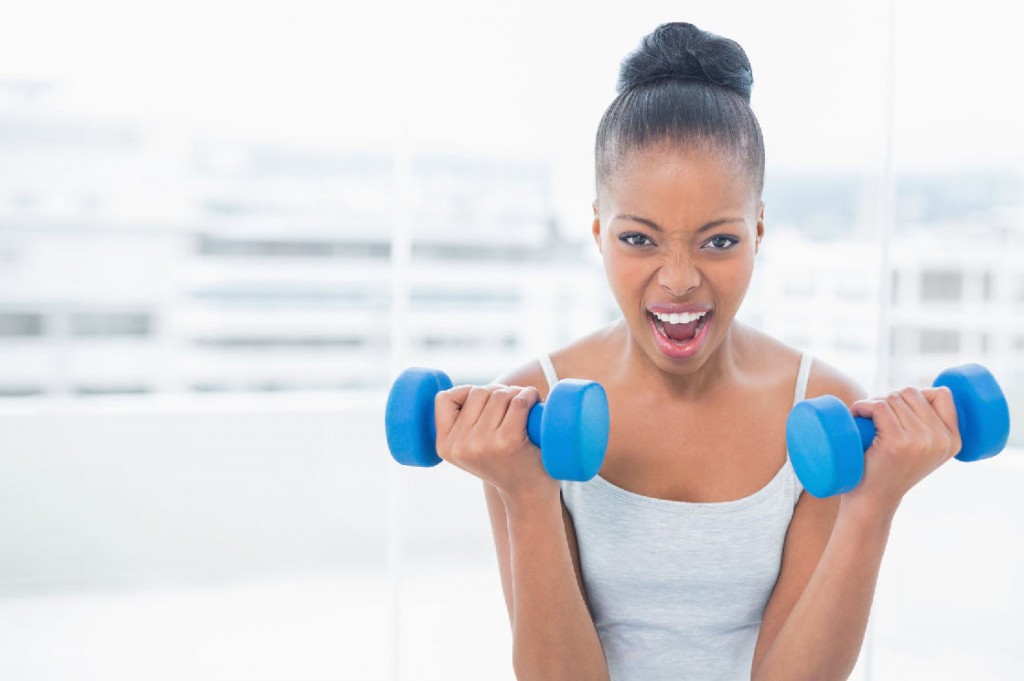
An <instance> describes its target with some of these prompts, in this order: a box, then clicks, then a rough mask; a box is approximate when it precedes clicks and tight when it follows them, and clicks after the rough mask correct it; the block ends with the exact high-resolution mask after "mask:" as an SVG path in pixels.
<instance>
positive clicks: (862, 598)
mask: <svg viewBox="0 0 1024 681" xmlns="http://www.w3.org/2000/svg"><path fill="white" fill-rule="evenodd" d="M893 513H894V511H892V512H878V511H877V510H873V509H871V508H870V507H869V506H866V505H858V504H857V503H856V501H853V500H848V499H846V498H844V499H843V501H842V503H841V505H840V509H839V514H838V516H837V518H836V522H835V526H834V528H833V530H832V535H831V537H830V539H829V542H828V544H827V546H826V547H825V551H824V553H822V556H821V560H820V561H819V562H818V566H817V568H816V569H815V571H814V573H813V575H812V576H811V578H810V580H809V581H808V582H807V586H806V588H805V589H804V591H803V593H802V594H801V596H800V598H799V599H798V600H797V602H796V604H795V605H794V606H793V609H792V611H791V612H790V614H789V616H788V617H787V618H786V622H785V624H783V626H782V627H781V629H780V630H779V633H778V635H777V636H776V637H775V640H774V641H773V642H772V644H771V646H770V648H769V649H768V650H767V651H766V653H765V655H764V657H763V659H762V660H761V662H760V664H759V665H758V666H757V667H756V668H755V669H754V670H753V674H752V677H751V678H752V679H753V681H770V680H772V681H773V680H776V679H780V680H781V679H784V680H785V681H799V680H801V679H809V680H812V679H813V680H814V681H828V680H831V679H846V678H848V677H849V675H850V673H851V672H852V671H853V667H854V665H855V664H856V662H857V657H858V655H859V654H860V648H861V645H862V644H863V641H864V632H865V630H866V628H867V621H868V615H869V613H870V611H871V602H872V599H873V598H874V593H875V586H876V584H877V581H878V571H879V568H880V566H881V563H882V556H883V554H884V553H885V546H886V543H887V542H888V539H889V530H890V527H891V525H892V517H893Z"/></svg>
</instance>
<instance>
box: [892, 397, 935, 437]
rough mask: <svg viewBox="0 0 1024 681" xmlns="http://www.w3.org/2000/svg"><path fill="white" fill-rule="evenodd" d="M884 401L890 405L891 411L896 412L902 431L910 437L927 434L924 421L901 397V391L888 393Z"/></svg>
mask: <svg viewBox="0 0 1024 681" xmlns="http://www.w3.org/2000/svg"><path fill="white" fill-rule="evenodd" d="M885 401H886V402H888V403H889V406H890V407H892V411H893V413H894V414H896V419H897V420H898V421H899V422H900V428H902V430H903V432H904V433H905V434H906V435H908V436H911V437H915V438H916V437H921V436H924V435H927V433H928V428H927V426H925V424H924V422H922V421H921V419H920V418H919V417H918V416H917V414H915V413H914V410H913V409H911V408H910V405H909V404H907V401H906V399H904V397H903V393H902V392H900V391H897V392H891V393H889V394H888V395H887V396H886V398H885Z"/></svg>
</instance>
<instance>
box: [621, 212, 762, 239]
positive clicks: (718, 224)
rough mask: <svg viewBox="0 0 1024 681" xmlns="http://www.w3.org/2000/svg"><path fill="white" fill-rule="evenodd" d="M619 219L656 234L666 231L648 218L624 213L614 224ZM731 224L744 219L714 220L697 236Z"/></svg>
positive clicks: (698, 231)
mask: <svg viewBox="0 0 1024 681" xmlns="http://www.w3.org/2000/svg"><path fill="white" fill-rule="evenodd" d="M619 219H622V220H632V221H633V222H639V223H640V224H641V225H646V226H648V227H650V228H651V229H653V230H654V231H655V232H661V233H664V232H665V230H664V229H662V228H661V227H659V226H658V223H656V222H654V221H653V220H648V219H647V218H642V217H639V216H636V215H629V214H628V213H623V214H621V215H616V216H615V217H613V218H612V221H613V222H614V221H615V220H619ZM730 222H743V218H721V219H720V220H713V221H712V222H709V223H707V224H706V225H704V226H703V227H701V228H700V229H698V230H697V231H696V234H700V233H702V232H706V231H708V230H709V229H714V228H715V227H721V226H722V225H725V224H728V223H730Z"/></svg>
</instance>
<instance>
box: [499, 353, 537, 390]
mask: <svg viewBox="0 0 1024 681" xmlns="http://www.w3.org/2000/svg"><path fill="white" fill-rule="evenodd" d="M495 382H496V383H501V384H502V385H518V386H521V387H524V388H525V387H533V388H536V389H537V391H538V392H539V393H540V396H541V399H544V397H545V396H546V395H547V393H548V379H547V377H545V376H544V370H543V369H542V368H541V366H540V360H537V359H533V360H530V361H529V362H526V363H525V364H521V365H519V366H517V367H515V368H513V369H510V370H509V371H506V372H505V373H504V374H502V375H501V376H499V377H498V379H497V380H496V381H495Z"/></svg>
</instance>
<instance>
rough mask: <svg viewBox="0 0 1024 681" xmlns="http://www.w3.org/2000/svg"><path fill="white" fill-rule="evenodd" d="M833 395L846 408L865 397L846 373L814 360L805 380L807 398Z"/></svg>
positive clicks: (858, 385) (861, 389)
mask: <svg viewBox="0 0 1024 681" xmlns="http://www.w3.org/2000/svg"><path fill="white" fill-rule="evenodd" d="M821 395H835V396H836V397H838V398H839V399H841V400H842V401H843V403H844V404H846V405H847V406H849V405H851V404H853V403H854V402H856V401H857V400H862V399H864V398H866V397H867V392H865V390H864V388H863V387H862V386H861V385H860V384H859V383H857V381H855V380H853V379H852V378H850V376H848V375H847V374H846V373H844V372H842V371H841V370H839V369H837V368H836V367H834V366H833V365H831V364H829V363H828V362H825V361H822V360H820V359H817V358H815V359H814V362H813V363H812V364H811V374H810V376H808V378H807V395H806V396H807V397H809V398H810V397H819V396H821Z"/></svg>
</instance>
